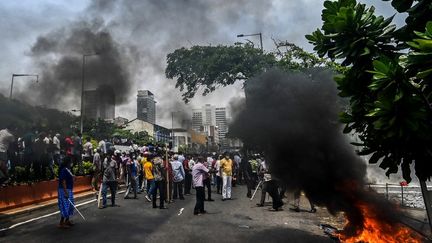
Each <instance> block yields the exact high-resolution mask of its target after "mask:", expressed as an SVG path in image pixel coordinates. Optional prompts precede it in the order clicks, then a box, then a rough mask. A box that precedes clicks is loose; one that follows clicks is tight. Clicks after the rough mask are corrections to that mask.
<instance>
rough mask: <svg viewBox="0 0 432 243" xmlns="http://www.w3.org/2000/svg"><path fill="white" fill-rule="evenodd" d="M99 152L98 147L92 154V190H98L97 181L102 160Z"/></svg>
mask: <svg viewBox="0 0 432 243" xmlns="http://www.w3.org/2000/svg"><path fill="white" fill-rule="evenodd" d="M100 152H101V151H100V149H97V150H96V149H95V153H94V155H93V178H92V182H91V184H92V189H93V191H98V190H99V186H98V183H99V180H100V176H101V174H102V160H101V156H100Z"/></svg>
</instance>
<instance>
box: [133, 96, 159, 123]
mask: <svg viewBox="0 0 432 243" xmlns="http://www.w3.org/2000/svg"><path fill="white" fill-rule="evenodd" d="M137 118H138V119H140V120H143V121H146V122H149V123H152V124H156V101H155V99H154V95H153V93H152V92H150V91H148V90H138V95H137Z"/></svg>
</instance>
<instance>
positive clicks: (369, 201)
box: [230, 69, 397, 231]
mask: <svg viewBox="0 0 432 243" xmlns="http://www.w3.org/2000/svg"><path fill="white" fill-rule="evenodd" d="M245 92H246V102H245V105H244V106H243V109H242V110H241V111H240V112H239V113H238V115H237V116H236V118H235V120H234V122H233V124H231V126H230V132H231V133H232V134H233V135H234V136H236V137H239V138H241V139H242V140H243V141H244V142H245V145H246V146H250V147H254V148H257V149H258V150H260V151H262V152H263V153H264V155H265V157H266V160H267V161H268V162H269V166H270V170H271V172H272V174H273V176H275V177H276V178H278V179H279V180H281V181H282V182H283V183H284V184H286V185H287V187H288V188H289V189H291V190H296V189H300V190H303V191H304V192H305V194H306V195H307V197H308V198H309V199H310V200H312V201H313V202H314V203H315V204H317V205H320V206H325V207H326V208H327V209H328V210H329V212H330V213H332V214H337V213H338V212H344V213H345V215H346V216H347V217H348V218H349V221H350V222H351V226H352V227H353V228H351V229H350V230H354V231H355V230H356V227H359V226H362V223H363V219H364V218H363V215H362V213H361V210H360V207H361V205H363V204H366V205H374V206H373V207H374V208H375V209H376V210H377V211H378V214H379V216H380V217H381V218H382V219H383V220H386V222H394V220H395V218H396V217H397V216H396V215H397V213H396V210H395V209H394V207H393V206H392V205H390V204H388V203H386V202H384V200H383V198H381V197H380V196H378V194H376V193H373V192H370V191H367V190H366V189H365V185H366V184H365V183H366V164H365V163H364V161H363V160H362V159H361V158H360V157H359V156H358V155H357V154H356V152H355V150H354V147H353V146H352V145H351V144H350V139H349V138H348V137H347V136H346V135H344V134H343V133H342V130H343V126H342V124H341V123H340V122H339V121H338V114H339V112H340V111H341V110H342V109H343V108H344V107H343V104H344V101H343V100H340V98H338V95H337V89H336V85H335V83H334V81H333V74H332V72H330V71H327V70H324V69H311V70H307V71H304V72H282V71H278V70H272V71H268V72H266V73H264V74H262V75H261V76H259V77H257V78H254V79H251V80H248V81H247V82H246V87H245Z"/></svg>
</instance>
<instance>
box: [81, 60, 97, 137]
mask: <svg viewBox="0 0 432 243" xmlns="http://www.w3.org/2000/svg"><path fill="white" fill-rule="evenodd" d="M96 55H99V53H90V54H83V55H82V74H81V109H80V113H81V117H80V132H81V134H82V133H83V126H84V125H83V124H84V79H85V60H86V57H90V56H96Z"/></svg>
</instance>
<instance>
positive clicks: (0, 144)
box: [0, 128, 316, 228]
mask: <svg viewBox="0 0 432 243" xmlns="http://www.w3.org/2000/svg"><path fill="white" fill-rule="evenodd" d="M84 140H85V141H83V137H82V135H81V134H80V133H79V132H77V133H75V134H73V135H70V136H69V135H66V136H61V135H60V134H54V135H52V134H51V133H45V132H40V133H38V132H29V133H27V134H25V135H24V136H23V137H22V138H15V137H14V135H13V132H12V131H11V129H10V128H7V129H2V130H0V183H6V182H7V179H8V175H9V173H10V171H13V167H14V165H16V164H18V165H22V166H24V167H25V170H26V172H28V173H29V172H30V170H32V171H33V173H32V174H33V176H34V178H33V179H34V180H45V179H52V178H54V177H55V176H56V177H58V181H59V183H58V204H59V209H60V212H61V221H60V224H59V227H60V228H68V227H71V226H72V225H73V223H72V222H71V221H70V220H69V217H70V216H71V215H72V214H73V212H74V208H73V207H72V206H73V203H74V199H73V180H72V179H71V178H73V176H74V174H73V172H72V167H73V166H77V167H78V172H80V171H81V168H82V161H90V162H91V163H92V167H93V168H92V172H93V173H92V176H93V178H92V181H91V185H92V188H93V191H94V192H95V194H96V197H97V198H98V199H99V200H98V205H99V208H100V209H104V208H106V207H107V206H108V202H107V195H108V190H109V191H110V194H111V198H110V199H111V203H110V204H109V205H110V206H112V207H116V206H118V204H117V203H116V194H117V191H118V190H119V188H120V185H124V189H125V192H124V196H123V198H124V199H138V194H145V195H144V198H145V200H147V201H149V202H151V204H152V206H153V208H159V209H167V207H166V204H167V203H172V202H174V201H175V200H185V195H191V194H192V189H194V190H195V196H196V205H195V208H194V215H202V214H205V213H206V210H205V207H204V202H205V201H207V202H212V201H214V199H215V197H214V195H213V196H212V188H214V189H216V190H215V191H216V193H217V194H219V195H220V196H219V198H220V199H221V200H222V201H226V200H231V199H232V187H235V186H236V185H237V184H244V185H246V186H247V194H246V196H247V197H249V198H250V197H252V196H254V195H255V194H254V195H253V194H252V192H255V193H256V192H257V189H258V188H260V189H261V193H260V195H258V196H260V200H259V203H258V204H257V206H258V207H263V206H264V202H265V197H266V194H269V195H270V197H271V198H272V210H275V211H278V210H281V209H282V206H283V202H282V198H284V196H285V188H284V186H283V185H281V184H280V183H279V182H278V180H276V178H273V176H272V174H271V172H270V170H269V169H268V165H267V163H266V160H265V158H264V156H261V155H259V154H250V153H242V154H240V153H228V152H224V153H223V154H217V153H202V154H182V153H173V152H171V151H170V150H168V149H167V148H165V147H157V146H156V147H155V146H151V145H150V146H142V147H139V146H137V145H133V144H131V146H128V147H127V149H126V150H124V151H119V150H116V149H115V147H114V146H113V145H112V143H111V142H109V141H107V140H100V141H98V142H97V145H96V146H94V145H93V144H92V143H91V140H90V138H85V139H84ZM18 155H20V156H18ZM17 157H20V158H19V159H17ZM20 160H21V161H24V163H23V162H21V163H19V162H18V163H14V161H20ZM54 165H57V166H58V167H59V170H58V174H55V173H54V170H53V167H54ZM47 171H48V172H49V173H47ZM29 174H30V173H29ZM47 175H48V176H47ZM300 193H301V192H300V191H296V192H295V201H294V207H293V208H292V210H294V211H296V212H298V211H300V209H299V198H300ZM315 211H316V209H315V207H314V205H313V204H312V203H311V212H315Z"/></svg>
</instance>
